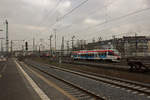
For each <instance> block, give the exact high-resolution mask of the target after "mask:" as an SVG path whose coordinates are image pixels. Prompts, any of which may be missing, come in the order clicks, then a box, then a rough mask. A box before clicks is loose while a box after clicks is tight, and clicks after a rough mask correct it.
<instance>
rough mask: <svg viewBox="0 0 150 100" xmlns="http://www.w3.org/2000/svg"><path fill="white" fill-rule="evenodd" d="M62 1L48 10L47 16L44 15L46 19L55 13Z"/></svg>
mask: <svg viewBox="0 0 150 100" xmlns="http://www.w3.org/2000/svg"><path fill="white" fill-rule="evenodd" d="M61 1H62V0H59V1H58V2H57V3H56V5H55V6H54V7H53V8H52V9H51V10H49V11H48V13H47V14H46V16H45V17H44V21H45V20H47V18H48V17H49V15H51V16H52V15H53V14H54V12H55V11H56V9H57V8H58V6H59V5H60V3H61ZM53 9H55V10H53ZM50 12H51V13H50ZM44 21H41V22H40V23H39V25H38V26H40V25H41V24H42V23H43V22H44Z"/></svg>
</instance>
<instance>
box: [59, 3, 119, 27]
mask: <svg viewBox="0 0 150 100" xmlns="http://www.w3.org/2000/svg"><path fill="white" fill-rule="evenodd" d="M116 1H117V0H116ZM116 1H115V2H116ZM113 3H114V1H112V2H110V3H109V4H108V5H105V6H104V7H103V8H102V9H100V10H103V9H104V8H106V7H109V6H111V5H112V4H113ZM98 9H99V8H98ZM98 9H96V10H93V11H92V12H90V13H88V17H90V16H93V14H97V13H95V11H97V10H98ZM100 10H99V11H100ZM79 20H81V18H80V19H79ZM75 22H77V21H75ZM72 26H73V23H72V24H70V25H68V26H65V27H62V28H61V29H60V30H63V28H64V29H68V28H70V27H72Z"/></svg>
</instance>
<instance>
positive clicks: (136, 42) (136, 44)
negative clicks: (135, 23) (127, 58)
mask: <svg viewBox="0 0 150 100" xmlns="http://www.w3.org/2000/svg"><path fill="white" fill-rule="evenodd" d="M137 49H138V41H137V33H135V52H136V56H137Z"/></svg>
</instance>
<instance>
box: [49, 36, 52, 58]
mask: <svg viewBox="0 0 150 100" xmlns="http://www.w3.org/2000/svg"><path fill="white" fill-rule="evenodd" d="M52 37H53V35H50V37H49V47H50V48H49V50H50V55H52Z"/></svg>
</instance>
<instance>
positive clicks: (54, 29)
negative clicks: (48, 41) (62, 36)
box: [54, 29, 56, 50]
mask: <svg viewBox="0 0 150 100" xmlns="http://www.w3.org/2000/svg"><path fill="white" fill-rule="evenodd" d="M54 34H55V50H56V29H54Z"/></svg>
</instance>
